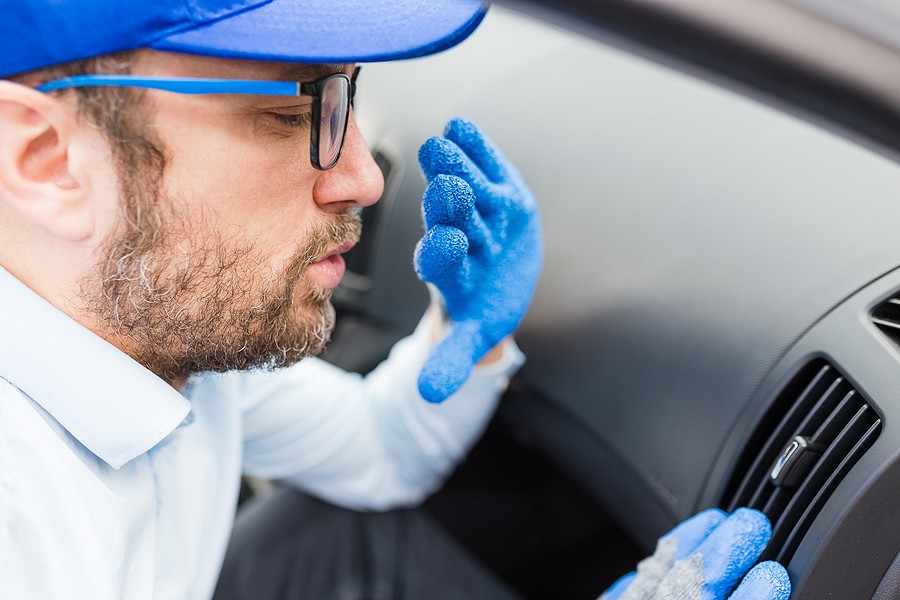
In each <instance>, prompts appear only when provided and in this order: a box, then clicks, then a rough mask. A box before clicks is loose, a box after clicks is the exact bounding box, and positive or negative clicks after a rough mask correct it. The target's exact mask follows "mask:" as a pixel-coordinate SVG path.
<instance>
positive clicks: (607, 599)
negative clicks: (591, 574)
mask: <svg viewBox="0 0 900 600" xmlns="http://www.w3.org/2000/svg"><path fill="white" fill-rule="evenodd" d="M635 577H637V573H636V572H634V571H632V572H631V573H626V574H625V575H622V576H621V577H619V578H618V579H617V580H616V582H615V583H614V584H612V585H611V586H609V587H608V588H606V591H605V592H603V595H601V596H600V597H599V598H598V599H597V600H619V598H621V597H622V594H624V593H625V590H626V589H627V588H628V586H629V585H631V582H632V581H634V578H635Z"/></svg>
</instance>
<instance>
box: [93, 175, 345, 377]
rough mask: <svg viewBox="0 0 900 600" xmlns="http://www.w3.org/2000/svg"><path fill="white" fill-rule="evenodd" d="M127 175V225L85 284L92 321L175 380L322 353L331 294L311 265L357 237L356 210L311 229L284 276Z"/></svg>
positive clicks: (152, 185)
mask: <svg viewBox="0 0 900 600" xmlns="http://www.w3.org/2000/svg"><path fill="white" fill-rule="evenodd" d="M131 173H132V174H131V175H128V174H127V171H126V172H124V173H120V188H121V193H122V196H123V199H124V202H123V204H124V211H125V219H124V220H123V222H122V227H121V228H120V231H118V232H116V234H115V235H113V236H111V237H110V239H109V240H107V242H106V243H105V244H104V245H103V248H102V250H101V252H102V255H101V258H100V261H99V264H98V265H97V269H96V272H98V273H99V278H98V277H96V276H93V277H91V278H90V279H85V280H84V281H82V283H81V297H82V298H83V299H84V300H85V305H86V308H87V310H88V312H89V313H90V314H91V315H92V316H93V318H94V320H95V321H97V322H100V323H101V324H102V326H105V327H106V329H107V331H108V334H109V337H110V338H111V339H113V340H114V341H115V342H117V343H118V345H119V346H120V347H122V348H123V349H124V350H125V351H126V352H127V353H128V354H129V355H130V356H131V357H132V358H134V359H135V360H137V361H138V362H140V363H141V364H143V365H144V366H145V367H147V368H148V369H149V370H151V371H152V372H154V373H155V374H157V375H158V376H160V377H161V378H163V379H165V380H167V381H174V380H176V379H181V378H184V377H187V376H188V375H190V374H192V373H197V372H203V371H217V372H223V371H230V370H235V369H251V368H270V369H274V368H278V367H284V366H288V365H291V364H294V363H296V362H298V361H300V360H301V359H303V358H305V357H307V356H314V355H316V354H319V353H320V352H321V351H322V350H323V349H324V347H325V345H326V343H327V342H328V340H329V338H330V336H331V331H332V330H333V328H334V320H335V311H334V307H333V306H332V305H331V302H330V299H331V290H329V289H325V288H322V287H320V286H317V285H316V284H315V283H313V282H312V281H310V280H308V278H307V277H306V269H307V267H308V266H309V265H310V264H312V263H313V262H315V261H317V260H320V259H322V258H324V257H325V256H326V255H327V254H328V253H330V252H333V251H335V250H336V249H337V248H339V247H341V246H343V245H345V244H346V243H348V242H355V241H356V240H358V239H359V234H360V231H361V221H360V218H359V215H358V214H357V212H356V211H348V212H344V213H340V214H335V215H328V216H327V220H322V221H320V222H317V223H314V224H311V226H310V229H309V231H307V232H304V237H305V240H304V242H303V243H302V244H301V246H300V248H299V249H298V251H297V252H296V253H295V255H294V256H293V257H292V259H291V260H289V261H288V262H287V263H286V266H285V267H284V268H283V269H282V270H281V272H275V273H273V272H272V271H271V268H267V267H264V266H263V265H267V264H268V261H267V258H268V257H266V256H264V255H263V253H262V252H261V251H260V250H259V249H258V248H256V247H255V246H254V245H253V244H252V243H250V242H246V241H244V242H241V241H236V240H234V239H222V237H221V236H218V237H217V238H215V239H211V238H210V236H209V234H207V237H206V238H205V239H204V238H203V237H202V236H200V235H198V234H191V233H190V229H191V228H188V227H187V226H186V225H187V224H188V223H189V222H190V223H191V225H192V226H193V228H194V229H197V228H198V227H199V228H200V229H201V230H202V224H203V222H204V221H206V219H203V218H202V216H203V215H199V216H197V215H194V217H195V218H194V219H193V220H192V219H190V218H189V216H190V215H191V213H190V212H189V211H188V210H187V208H186V207H185V206H184V204H183V203H179V202H177V201H176V200H175V199H172V198H168V197H166V195H165V194H163V193H162V192H161V179H162V178H161V176H159V177H156V176H155V175H147V174H144V175H140V174H135V172H134V171H132V172H131Z"/></svg>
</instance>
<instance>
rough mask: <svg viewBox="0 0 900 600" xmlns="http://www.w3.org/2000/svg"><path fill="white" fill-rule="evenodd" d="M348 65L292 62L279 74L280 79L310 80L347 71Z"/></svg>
mask: <svg viewBox="0 0 900 600" xmlns="http://www.w3.org/2000/svg"><path fill="white" fill-rule="evenodd" d="M346 71H347V65H342V64H321V65H314V64H292V65H288V66H286V67H285V68H284V69H283V70H282V72H281V74H280V75H279V76H278V80H279V81H299V82H309V81H315V80H318V79H321V78H323V77H326V76H328V75H333V74H334V73H345V72H346Z"/></svg>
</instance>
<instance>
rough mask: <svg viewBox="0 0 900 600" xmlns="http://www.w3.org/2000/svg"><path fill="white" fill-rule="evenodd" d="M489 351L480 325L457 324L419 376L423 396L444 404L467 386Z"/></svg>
mask: <svg viewBox="0 0 900 600" xmlns="http://www.w3.org/2000/svg"><path fill="white" fill-rule="evenodd" d="M488 350H490V348H485V341H484V337H483V336H482V335H481V324H480V323H479V322H478V321H473V320H470V321H461V322H454V323H453V324H452V325H451V328H450V333H449V334H447V337H446V338H444V339H443V340H441V341H440V342H439V343H438V345H437V346H435V347H434V349H433V350H432V351H431V354H430V355H429V356H428V360H426V361H425V364H424V366H423V367H422V370H421V371H420V372H419V394H421V395H422V397H423V398H424V399H425V400H428V401H429V402H434V403H439V402H443V401H444V400H446V399H447V398H449V397H450V396H451V395H452V394H453V393H454V392H456V391H457V390H458V389H459V388H460V387H461V386H462V384H463V383H465V381H466V380H467V379H468V378H469V375H470V374H471V373H472V368H473V367H474V366H475V363H477V362H478V361H479V360H481V358H482V357H483V356H484V355H485V354H486V353H487V351H488Z"/></svg>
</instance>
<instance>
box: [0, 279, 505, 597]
mask: <svg viewBox="0 0 900 600" xmlns="http://www.w3.org/2000/svg"><path fill="white" fill-rule="evenodd" d="M0 302H2V304H0V306H2V310H0V336H2V337H0V340H2V343H0V599H3V600H6V599H14V600H28V599H31V598H36V599H44V598H46V599H54V600H55V599H57V598H66V599H77V598H85V599H90V600H105V599H121V598H127V599H129V600H131V599H144V598H156V599H179V600H194V599H200V598H207V597H209V596H211V594H212V591H213V589H214V587H215V582H216V579H217V576H218V571H219V568H220V565H221V561H222V558H223V556H224V552H225V547H226V545H227V542H228V538H229V534H230V531H231V526H232V521H233V519H234V513H235V506H236V502H237V494H238V488H239V483H240V474H241V472H242V471H243V472H245V473H247V474H250V475H255V476H259V477H267V478H272V479H284V480H287V481H289V482H290V483H291V484H293V485H295V486H296V487H299V488H301V489H304V490H307V491H310V492H312V493H314V494H316V495H318V496H320V497H323V498H325V499H327V500H330V501H332V502H335V503H338V504H342V505H345V506H349V507H353V508H362V509H383V508H388V507H392V506H400V505H412V504H415V503H418V502H419V501H421V499H422V498H423V497H424V496H425V495H427V494H428V493H429V492H431V491H433V490H434V489H435V488H436V487H437V486H438V485H440V482H441V481H442V479H443V477H444V476H445V475H446V474H447V473H448V471H449V470H450V469H451V468H452V466H453V465H454V464H455V463H456V461H458V460H459V459H460V458H461V457H462V456H463V454H464V453H465V452H466V451H467V450H468V448H469V447H470V446H471V444H472V443H473V442H474V440H475V439H476V438H477V437H478V435H480V433H481V431H482V429H483V427H484V425H485V423H486V421H487V419H488V418H489V417H490V415H491V414H492V412H493V410H494V408H495V406H496V402H497V399H498V397H499V394H500V392H502V390H503V389H504V388H505V386H506V383H507V382H508V377H509V375H510V374H511V373H512V372H513V371H514V370H515V369H516V368H517V367H518V366H519V365H520V364H521V363H522V360H523V359H522V356H521V353H519V351H518V350H517V349H516V348H515V347H514V345H512V344H509V345H508V346H507V348H506V352H505V356H504V358H503V360H501V361H500V363H498V364H495V365H492V366H491V367H490V368H482V369H476V371H475V374H474V375H473V377H472V378H471V379H470V381H469V382H467V383H466V385H465V386H464V387H463V389H462V390H461V391H460V392H459V393H457V394H456V395H454V396H453V397H452V398H450V399H449V400H447V401H446V402H444V403H443V404H440V405H432V404H428V403H427V402H425V401H424V400H422V399H421V398H420V397H419V395H418V392H417V390H416V376H417V374H418V371H419V368H420V366H421V364H422V363H423V362H424V359H425V357H426V356H427V354H428V352H429V350H430V347H431V346H430V335H429V332H428V327H427V323H425V322H423V323H422V324H420V325H419V327H418V328H417V330H416V332H415V333H414V334H413V335H412V336H411V337H409V338H407V339H406V340H404V341H402V342H400V343H399V344H397V346H395V347H394V350H393V351H392V353H391V356H390V358H389V359H388V360H387V361H385V363H383V364H382V365H381V366H380V367H379V368H378V369H376V370H375V371H374V372H373V373H372V374H370V375H369V376H367V377H365V378H362V377H359V376H356V375H352V374H348V373H346V372H344V371H341V370H340V369H337V368H335V367H333V366H331V365H329V364H327V363H325V362H323V361H321V360H318V359H308V360H305V361H303V362H301V363H300V364H298V365H296V366H294V367H292V368H289V369H284V370H281V371H278V372H275V373H268V372H252V373H243V374H241V373H229V374H224V375H214V374H211V375H202V376H195V377H192V378H191V379H190V381H189V382H188V384H187V386H186V388H185V390H184V392H183V395H182V394H181V393H179V392H177V391H176V390H174V389H173V388H172V387H170V386H169V385H167V384H166V383H165V382H163V381H162V380H160V379H159V378H158V377H156V376H155V375H153V374H152V373H150V372H149V371H147V370H146V369H144V368H143V367H142V366H141V365H139V364H138V363H137V362H135V361H133V360H132V359H130V358H129V357H128V356H127V355H125V354H124V353H122V352H120V351H119V350H117V349H116V348H115V347H113V346H111V345H110V344H108V343H107V342H105V341H104V340H103V339H101V338H100V337H98V336H96V335H94V334H93V333H91V332H90V331H88V330H87V329H85V328H83V327H82V326H81V325H79V324H77V323H76V322H75V321H74V320H72V319H70V318H69V317H68V316H66V315H65V314H63V313H62V312H60V311H58V310H57V309H56V308H54V307H53V306H51V305H50V304H49V303H47V302H45V301H44V300H43V299H41V298H40V297H39V296H37V295H36V294H35V293H34V292H32V291H31V290H30V289H29V288H27V287H26V286H25V285H23V284H22V283H21V282H19V281H18V280H17V279H16V278H14V277H13V276H12V275H10V274H9V273H8V272H6V271H5V270H3V269H2V268H0Z"/></svg>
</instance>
